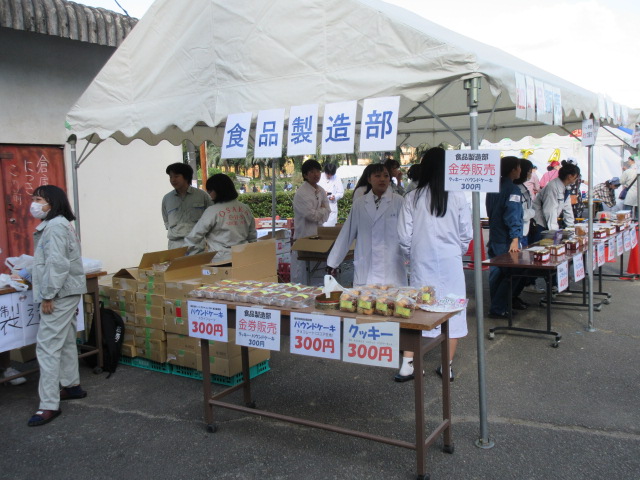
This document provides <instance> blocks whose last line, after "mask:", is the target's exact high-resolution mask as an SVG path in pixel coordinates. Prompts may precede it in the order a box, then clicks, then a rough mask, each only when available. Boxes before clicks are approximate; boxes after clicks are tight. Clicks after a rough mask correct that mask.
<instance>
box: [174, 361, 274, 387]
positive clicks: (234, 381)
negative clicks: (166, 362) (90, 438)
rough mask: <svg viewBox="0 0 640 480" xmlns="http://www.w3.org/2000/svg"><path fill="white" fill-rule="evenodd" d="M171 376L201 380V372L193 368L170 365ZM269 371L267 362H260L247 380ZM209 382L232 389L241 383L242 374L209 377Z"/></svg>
mask: <svg viewBox="0 0 640 480" xmlns="http://www.w3.org/2000/svg"><path fill="white" fill-rule="evenodd" d="M172 366H173V374H174V375H180V376H181V377H188V378H195V379H196V380H202V372H201V371H199V370H196V369H195V368H188V367H181V366H180V365H172ZM269 370H270V368H269V360H265V361H264V362H260V363H258V364H257V365H254V366H253V367H251V368H250V369H249V378H256V377H257V376H258V375H262V374H263V373H266V372H268V371H269ZM211 382H213V383H219V384H221V385H226V386H228V387H234V386H236V385H238V384H240V383H242V372H240V373H237V374H235V375H233V376H232V377H225V376H222V375H216V374H212V375H211Z"/></svg>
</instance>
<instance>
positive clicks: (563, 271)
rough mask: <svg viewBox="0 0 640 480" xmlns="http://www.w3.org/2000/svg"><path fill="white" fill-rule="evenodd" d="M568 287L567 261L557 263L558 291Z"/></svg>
mask: <svg viewBox="0 0 640 480" xmlns="http://www.w3.org/2000/svg"><path fill="white" fill-rule="evenodd" d="M567 288H569V262H562V263H561V264H560V265H558V292H562V291H564V290H566V289H567Z"/></svg>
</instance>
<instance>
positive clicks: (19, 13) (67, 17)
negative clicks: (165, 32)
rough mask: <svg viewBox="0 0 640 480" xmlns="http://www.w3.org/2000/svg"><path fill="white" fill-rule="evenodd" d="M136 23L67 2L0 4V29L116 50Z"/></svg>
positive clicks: (17, 0) (15, 0)
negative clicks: (77, 41)
mask: <svg viewBox="0 0 640 480" xmlns="http://www.w3.org/2000/svg"><path fill="white" fill-rule="evenodd" d="M137 22H138V20H137V19H136V18H133V17H128V16H126V15H121V14H119V13H116V12H112V11H110V10H105V9H104V8H94V7H87V6H86V5H80V4H78V3H74V2H69V1H67V0H0V27H7V28H13V29H14V30H23V31H25V32H35V33H43V34H45V35H55V36H57V37H63V38H69V39H71V40H79V41H81V42H89V43H96V44H98V45H107V46H111V47H117V46H119V45H120V44H121V43H122V41H123V40H124V38H125V37H126V36H127V35H128V34H129V32H130V31H131V29H133V27H134V26H135V25H136V23H137Z"/></svg>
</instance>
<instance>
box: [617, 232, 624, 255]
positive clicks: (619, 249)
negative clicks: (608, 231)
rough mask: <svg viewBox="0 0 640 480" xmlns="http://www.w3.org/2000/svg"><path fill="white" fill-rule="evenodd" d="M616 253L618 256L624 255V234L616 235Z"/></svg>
mask: <svg viewBox="0 0 640 480" xmlns="http://www.w3.org/2000/svg"><path fill="white" fill-rule="evenodd" d="M616 252H617V253H618V256H620V255H622V254H623V253H624V239H623V238H622V234H621V233H620V234H618V235H616Z"/></svg>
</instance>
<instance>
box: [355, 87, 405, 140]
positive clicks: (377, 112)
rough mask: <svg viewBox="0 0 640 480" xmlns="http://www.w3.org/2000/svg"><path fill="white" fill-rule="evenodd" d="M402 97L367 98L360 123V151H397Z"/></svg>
mask: <svg viewBox="0 0 640 480" xmlns="http://www.w3.org/2000/svg"><path fill="white" fill-rule="evenodd" d="M399 111H400V97H382V98H367V99H365V101H364V104H363V107H362V120H361V122H360V151H361V152H386V151H394V150H395V149H396V141H397V138H398V113H399Z"/></svg>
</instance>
